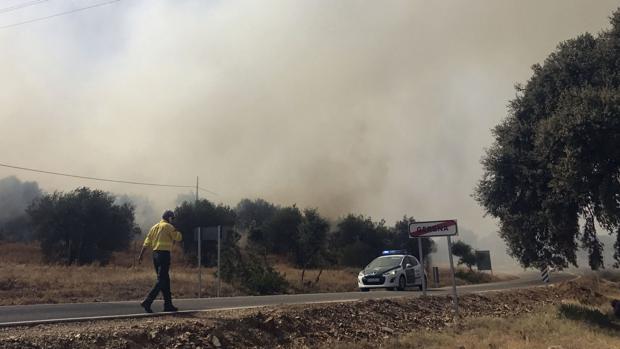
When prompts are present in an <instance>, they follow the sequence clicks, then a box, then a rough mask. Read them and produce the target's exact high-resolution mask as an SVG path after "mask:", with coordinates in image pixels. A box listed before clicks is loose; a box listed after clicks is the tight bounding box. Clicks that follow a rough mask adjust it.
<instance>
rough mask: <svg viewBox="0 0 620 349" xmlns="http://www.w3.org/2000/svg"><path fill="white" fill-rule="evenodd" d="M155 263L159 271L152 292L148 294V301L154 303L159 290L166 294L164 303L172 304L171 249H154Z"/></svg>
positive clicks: (156, 271) (156, 269)
mask: <svg viewBox="0 0 620 349" xmlns="http://www.w3.org/2000/svg"><path fill="white" fill-rule="evenodd" d="M153 265H154V266H155V273H157V282H156V283H155V286H153V289H151V292H149V294H148V295H147V296H146V301H147V302H148V303H149V304H150V303H153V301H154V300H155V298H157V295H158V294H159V291H161V293H162V294H163V296H164V305H172V293H171V292H170V276H169V275H168V271H169V270H170V251H153Z"/></svg>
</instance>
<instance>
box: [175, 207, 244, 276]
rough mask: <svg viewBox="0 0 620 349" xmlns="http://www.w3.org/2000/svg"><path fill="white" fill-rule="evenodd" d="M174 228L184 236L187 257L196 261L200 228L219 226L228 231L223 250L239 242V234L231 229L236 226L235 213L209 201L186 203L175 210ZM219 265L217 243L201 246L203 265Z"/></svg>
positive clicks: (207, 243) (223, 242)
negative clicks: (196, 230)
mask: <svg viewBox="0 0 620 349" xmlns="http://www.w3.org/2000/svg"><path fill="white" fill-rule="evenodd" d="M174 214H175V217H176V218H175V220H174V223H173V224H174V226H175V227H176V228H177V229H178V230H179V231H180V232H181V234H182V235H183V250H184V252H185V255H186V256H188V257H189V258H190V260H192V261H194V260H196V259H197V254H198V253H197V250H198V241H197V240H196V238H195V237H194V232H195V229H196V228H198V227H215V226H218V225H221V226H223V227H224V228H223V229H227V231H226V232H225V234H224V236H225V238H224V239H223V241H222V242H221V243H222V250H225V249H228V248H231V247H232V246H233V245H234V244H236V242H237V240H238V239H237V238H236V234H237V232H236V231H234V230H232V229H230V227H233V226H234V225H235V217H236V216H235V212H234V211H233V210H232V209H231V208H230V207H228V206H225V205H221V204H220V205H215V204H213V203H212V202H210V201H209V200H206V199H202V200H198V201H197V202H187V201H184V202H183V203H182V204H181V205H180V206H178V207H176V208H175V210H174ZM216 263H217V243H215V242H213V241H207V242H206V243H202V244H201V264H202V265H208V266H213V265H215V264H216Z"/></svg>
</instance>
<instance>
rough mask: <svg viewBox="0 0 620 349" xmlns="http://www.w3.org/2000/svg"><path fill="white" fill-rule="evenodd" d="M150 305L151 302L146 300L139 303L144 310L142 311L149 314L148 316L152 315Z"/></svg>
mask: <svg viewBox="0 0 620 349" xmlns="http://www.w3.org/2000/svg"><path fill="white" fill-rule="evenodd" d="M151 303H152V302H149V301H148V300H147V299H145V300H143V301H142V303H140V306H141V307H142V308H144V311H145V312H147V313H149V314H150V313H152V312H153V309H151Z"/></svg>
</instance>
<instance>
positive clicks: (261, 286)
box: [222, 244, 289, 295]
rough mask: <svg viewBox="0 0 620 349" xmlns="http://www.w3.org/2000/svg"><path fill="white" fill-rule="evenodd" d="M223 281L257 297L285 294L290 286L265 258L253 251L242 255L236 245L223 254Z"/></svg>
mask: <svg viewBox="0 0 620 349" xmlns="http://www.w3.org/2000/svg"><path fill="white" fill-rule="evenodd" d="M222 279H223V280H224V281H226V282H228V283H231V284H233V285H235V286H238V287H241V288H243V289H244V290H245V291H247V292H248V293H250V294H257V295H267V294H280V293H285V292H286V290H287V289H288V286H289V285H288V282H287V281H286V280H285V279H284V277H283V276H282V275H280V273H278V272H277V271H276V270H274V269H273V268H272V267H271V266H270V265H269V264H268V263H267V261H266V259H265V258H263V257H260V256H259V255H258V254H256V253H253V252H251V251H248V253H246V254H242V253H241V251H240V249H239V247H238V246H237V245H236V244H235V245H233V246H231V247H230V248H228V249H227V250H226V251H224V252H223V253H222Z"/></svg>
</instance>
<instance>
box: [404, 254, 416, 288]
mask: <svg viewBox="0 0 620 349" xmlns="http://www.w3.org/2000/svg"><path fill="white" fill-rule="evenodd" d="M407 264H409V267H408V268H405V274H406V275H407V284H409V285H412V284H414V283H415V280H416V278H417V275H416V267H417V266H416V265H417V264H418V262H417V260H416V259H415V258H413V257H412V256H407V257H405V265H407Z"/></svg>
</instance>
